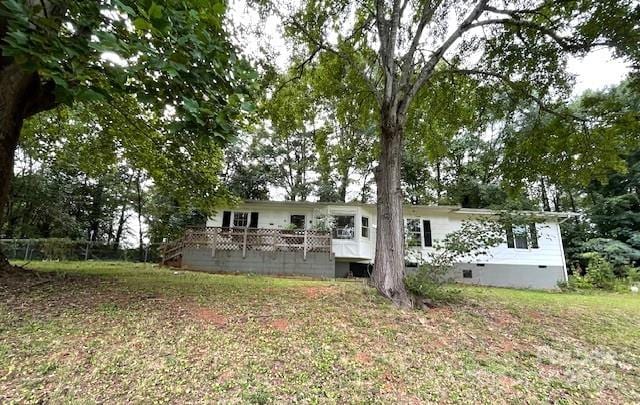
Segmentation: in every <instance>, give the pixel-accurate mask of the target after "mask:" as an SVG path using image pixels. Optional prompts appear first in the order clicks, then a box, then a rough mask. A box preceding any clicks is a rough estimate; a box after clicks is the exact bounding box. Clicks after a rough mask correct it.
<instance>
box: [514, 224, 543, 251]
mask: <svg viewBox="0 0 640 405" xmlns="http://www.w3.org/2000/svg"><path fill="white" fill-rule="evenodd" d="M507 247H508V248H511V249H529V248H531V249H538V231H537V229H536V224H535V223H530V224H526V225H521V224H519V225H507Z"/></svg>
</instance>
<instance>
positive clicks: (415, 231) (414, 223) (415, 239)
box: [406, 218, 422, 246]
mask: <svg viewBox="0 0 640 405" xmlns="http://www.w3.org/2000/svg"><path fill="white" fill-rule="evenodd" d="M406 233H407V246H422V242H421V241H422V229H421V228H420V220H419V219H413V218H411V219H407V225H406Z"/></svg>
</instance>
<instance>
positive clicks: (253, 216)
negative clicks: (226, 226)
mask: <svg viewBox="0 0 640 405" xmlns="http://www.w3.org/2000/svg"><path fill="white" fill-rule="evenodd" d="M257 227H258V213H257V212H252V213H251V220H250V221H249V228H257Z"/></svg>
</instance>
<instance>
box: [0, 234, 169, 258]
mask: <svg viewBox="0 0 640 405" xmlns="http://www.w3.org/2000/svg"><path fill="white" fill-rule="evenodd" d="M0 250H2V253H4V255H5V256H6V257H8V258H9V259H10V260H121V261H129V262H145V263H146V262H151V263H153V262H160V243H152V244H147V245H145V246H144V247H143V249H142V252H140V250H139V249H138V248H132V249H123V248H119V247H118V246H116V245H114V244H106V243H103V242H96V241H84V240H71V239H59V238H49V239H0Z"/></svg>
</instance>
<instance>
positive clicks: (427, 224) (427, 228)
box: [422, 220, 433, 247]
mask: <svg viewBox="0 0 640 405" xmlns="http://www.w3.org/2000/svg"><path fill="white" fill-rule="evenodd" d="M422 230H423V232H424V245H425V246H426V247H429V246H433V241H432V240H431V221H427V220H424V221H422Z"/></svg>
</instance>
